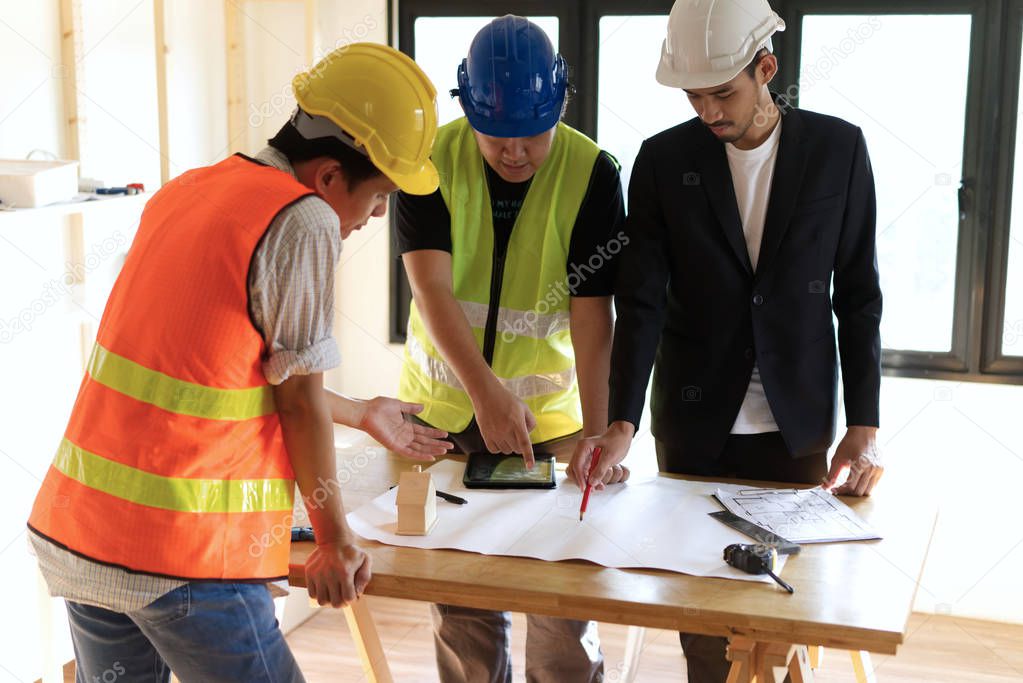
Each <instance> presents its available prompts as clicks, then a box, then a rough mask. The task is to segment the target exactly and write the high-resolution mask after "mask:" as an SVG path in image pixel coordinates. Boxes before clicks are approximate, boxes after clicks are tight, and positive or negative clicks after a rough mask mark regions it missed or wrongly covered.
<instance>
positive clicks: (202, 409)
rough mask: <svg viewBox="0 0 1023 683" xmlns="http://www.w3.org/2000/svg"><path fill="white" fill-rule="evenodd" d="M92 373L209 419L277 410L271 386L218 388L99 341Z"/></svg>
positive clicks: (154, 400) (154, 401) (243, 417)
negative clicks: (171, 372)
mask: <svg viewBox="0 0 1023 683" xmlns="http://www.w3.org/2000/svg"><path fill="white" fill-rule="evenodd" d="M88 372H89V376H91V377H92V378H93V379H94V380H96V381H97V382H99V383H100V384H102V385H104V386H106V387H109V388H111V389H113V390H114V391H119V392H121V393H122V394H126V395H128V396H131V397H132V398H134V399H137V400H139V401H142V402H143V403H149V404H152V405H154V406H156V407H157V408H163V409H164V410H168V411H170V412H172V413H177V414H178V415H190V416H192V417H203V418H206V419H208V420H251V419H252V418H254V417H262V416H264V415H269V414H271V413H273V412H274V410H275V407H274V397H273V390H272V389H271V388H270V387H269V386H261V387H252V388H250V389H218V388H216V387H207V386H204V385H202V384H195V383H194V382H187V381H185V380H181V379H175V378H173V377H171V376H169V375H165V374H163V373H162V372H157V371H156V370H150V369H149V368H147V367H145V366H142V365H139V364H138V363H136V362H134V361H131V360H128V359H127V358H125V357H124V356H119V355H117V354H116V353H114V352H113V351H108V350H107V349H105V348H103V347H102V346H100V345H99V344H96V346H95V347H94V348H93V350H92V357H91V358H90V359H89V368H88Z"/></svg>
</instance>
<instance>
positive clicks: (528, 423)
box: [395, 15, 628, 683]
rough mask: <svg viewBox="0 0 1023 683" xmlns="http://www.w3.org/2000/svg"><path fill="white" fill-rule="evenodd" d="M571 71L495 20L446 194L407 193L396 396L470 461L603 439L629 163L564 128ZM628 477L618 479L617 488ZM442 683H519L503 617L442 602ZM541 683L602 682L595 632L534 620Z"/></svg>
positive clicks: (481, 49)
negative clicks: (482, 454)
mask: <svg viewBox="0 0 1023 683" xmlns="http://www.w3.org/2000/svg"><path fill="white" fill-rule="evenodd" d="M567 72H568V69H567V65H566V64H565V61H564V59H563V58H562V57H561V55H558V54H556V53H555V51H554V48H553V45H552V44H551V41H550V39H549V38H548V37H547V36H546V35H545V34H544V32H543V31H542V30H541V29H540V28H539V27H538V26H537V25H536V24H533V23H532V22H530V21H528V20H526V19H524V18H522V17H515V16H511V15H508V16H505V17H502V18H499V19H495V20H494V21H492V22H490V23H489V24H488V25H487V26H486V27H484V28H483V29H482V30H481V31H480V32H479V33H478V34H477V35H476V37H475V38H474V39H473V42H472V44H471V46H470V48H469V55H468V57H467V58H466V59H465V60H463V62H462V64H461V66H460V67H459V69H458V86H459V87H458V90H457V91H453V93H452V94H457V95H458V97H459V101H460V103H461V105H462V109H463V111H464V112H465V117H464V118H461V119H458V120H456V121H454V122H452V123H449V124H448V125H446V126H443V127H442V128H441V129H440V130H439V131H438V136H437V142H436V144H435V146H434V150H433V162H434V164H435V165H436V166H437V169H438V171H439V174H440V178H441V183H440V188H439V190H438V191H437V192H435V193H434V194H432V195H425V196H419V197H417V196H413V195H409V194H405V193H402V194H400V195H399V198H398V202H397V208H396V220H395V226H396V237H397V243H398V246H399V249H400V251H401V253H402V257H403V261H404V264H405V268H406V271H407V273H408V277H409V282H410V284H411V289H412V293H413V297H414V300H413V303H412V307H411V313H410V316H409V324H408V337H407V341H406V346H405V358H404V366H403V369H402V375H401V386H400V390H399V396H400V397H401V398H402V399H403V400H406V401H414V402H417V403H422V404H423V405H424V406H425V408H424V410H423V412H422V413H421V414H419V415H418V418H419V419H420V420H421V421H422V422H424V423H426V424H428V425H430V426H433V427H436V428H438V429H442V430H445V431H447V432H449V434H450V435H451V439H452V440H453V441H454V443H455V445H456V447H457V448H458V449H459V450H461V451H462V452H465V453H471V452H476V451H483V450H486V451H490V452H492V453H521V454H522V455H523V457H524V458H525V459H526V462H527V465H530V466H531V465H532V462H533V457H534V456H533V450H534V444H536V445H537V448H538V449H539V450H549V448H550V447H551V446H552V444H553V443H555V442H558V443H560V442H563V441H572V440H575V439H578V438H579V436H580V434H585V435H592V434H599V433H601V432H603V431H604V430H605V429H606V428H607V399H608V372H609V364H610V350H611V337H612V331H613V322H612V313H611V296H612V294H613V293H614V292H613V282H614V276H615V273H614V256H615V254H617V253H618V252H619V251H621V249H622V247H623V246H625V244H626V243H627V241H628V240H627V237H626V236H625V234H624V233H623V232H621V227H622V223H623V221H624V202H623V199H622V191H621V180H620V178H619V173H618V165H617V162H616V161H615V160H614V158H613V157H611V156H610V155H608V154H607V153H605V152H602V151H601V150H600V148H599V147H598V146H597V145H596V144H595V143H594V142H593V141H592V140H590V139H589V138H587V137H586V136H585V135H583V134H582V133H579V132H577V131H575V130H573V129H572V128H570V127H568V126H567V125H565V124H563V123H561V122H560V121H561V117H562V114H563V113H564V109H565V100H566V93H567V91H568V89H569V84H568V78H567ZM627 476H628V470H626V469H624V468H622V467H621V466H619V467H618V468H617V469H614V470H612V471H610V472H609V474H608V478H607V481H608V482H609V483H613V482H618V481H623V480H624V479H625V478H626V477H627ZM433 614H434V627H435V644H436V648H437V663H438V671H439V673H440V679H441V681H443V683H455V682H457V683H466V682H468V681H505V680H511V664H510V657H509V635H510V633H509V632H510V624H511V622H510V619H509V616H508V615H507V614H506V613H501V612H491V611H486V610H475V609H467V608H462V607H455V606H450V605H435V606H434V609H433ZM528 624H529V632H528V634H527V645H526V677H527V679H528V680H529V681H531V682H536V683H543V682H546V681H550V682H552V683H553V682H555V681H558V682H561V681H580V682H585V681H600V680H602V678H603V657H602V655H601V653H600V647H599V642H598V639H597V634H596V625H595V624H593V623H592V622H591V623H587V622H580V621H572V620H567V619H556V618H552V617H540V616H534V615H530V616H529V617H528Z"/></svg>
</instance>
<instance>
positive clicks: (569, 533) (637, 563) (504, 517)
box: [348, 460, 780, 582]
mask: <svg viewBox="0 0 1023 683" xmlns="http://www.w3.org/2000/svg"><path fill="white" fill-rule="evenodd" d="M464 469H465V466H464V465H463V464H462V463H459V462H455V461H451V460H446V461H442V462H439V463H437V464H436V465H434V466H433V467H431V468H430V469H429V470H428V471H429V472H430V473H431V474H433V478H434V483H435V484H436V486H437V490H439V491H444V492H446V493H453V494H455V495H457V496H461V497H462V498H465V499H466V500H468V501H469V504H468V505H455V504H452V503H448V502H445V501H443V500H439V499H438V501H437V525H436V526H435V527H434V528H433V531H431V532H430V535H428V536H398V535H397V534H395V533H394V531H395V528H396V526H397V518H398V515H397V508H396V507H395V505H394V500H395V496H396V495H397V489H392V490H391V491H388V492H387V493H384V494H382V495H380V496H378V497H377V498H375V499H374V500H372V501H370V502H369V503H367V504H365V505H363V506H362V507H360V508H358V509H357V510H355V511H353V512H351V513H349V514H348V523H349V525H350V526H351V527H352V530H353V531H355V533H357V534H359V535H360V536H362V537H363V538H367V539H371V540H374V541H380V542H381V543H387V544H389V545H397V546H405V547H411V548H451V549H456V550H464V551H468V552H475V553H482V554H485V555H512V556H517V557H533V558H538V559H541V560H550V561H556V560H570V559H577V560H589V561H590V562H594V563H596V564H599V565H603V566H605V567H615V568H619V569H625V568H645V569H664V570H668V571H673V572H681V573H683V574H691V575H694V576H718V577H723V578H729V579H742V580H746V581H765V582H771V579H770V578H769V577H761V576H753V575H750V574H745V573H743V572H740V571H739V570H737V569H734V568H732V567H729V566H728V565H726V564H725V562H724V560H723V559H722V553H723V551H724V548H725V546H727V545H730V544H732V543H750V542H751V541H750V539H749V538H748V537H746V536H744V535H743V534H740V533H739V532H738V531H735V530H733V529H731V528H729V527H727V526H725V525H724V524H722V523H721V522H718V521H717V520H715V519H713V518H711V517H708V516H707V513H709V512H715V511H717V510H720V509H721V508H720V506H719V505H718V504H717V502H716V501H715V500H714V499H713V498H712V494H713V493H714V492H715V491H716V490H718V489H723V490H729V489H732V488H735V489H738V488H739V487H731V486H724V485H721V484H714V483H700V482H690V481H682V480H679V479H668V478H664V477H652V478H648V479H642V480H637V481H629V482H628V483H627V484H624V485H615V486H611V487H609V488H607V489H606V490H604V491H594V492H593V493H591V494H590V501H589V504H588V505H587V511H586V517H585V520H584V521H582V522H580V521H579V504H580V502H581V501H582V492H581V491H580V490H579V488H578V487H577V486H575V485H574V484H572V483H569V482H565V475H564V473H563V472H558V488H557V489H552V490H538V489H529V490H521V491H519V490H501V491H488V490H485V489H466V488H465V487H464V486H462V472H463V470H464ZM779 571H780V568H779Z"/></svg>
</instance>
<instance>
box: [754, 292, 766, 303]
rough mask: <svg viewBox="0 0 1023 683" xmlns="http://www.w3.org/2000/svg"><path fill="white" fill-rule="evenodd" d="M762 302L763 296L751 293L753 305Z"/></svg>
mask: <svg viewBox="0 0 1023 683" xmlns="http://www.w3.org/2000/svg"><path fill="white" fill-rule="evenodd" d="M762 303H764V297H762V296H760V295H759V294H754V295H753V305H754V306H759V305H761V304H762Z"/></svg>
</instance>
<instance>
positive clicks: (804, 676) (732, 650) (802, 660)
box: [727, 637, 813, 683]
mask: <svg viewBox="0 0 1023 683" xmlns="http://www.w3.org/2000/svg"><path fill="white" fill-rule="evenodd" d="M727 656H728V660H729V661H730V662H732V668H731V669H730V670H729V671H728V683H777V679H776V678H775V675H774V668H775V667H784V668H785V669H787V670H788V674H789V677H790V678H791V679H792V683H811V681H813V670H812V669H811V668H810V660H809V655H808V653H807V649H806V646H805V645H786V644H784V643H760V642H756V641H754V640H750V639H749V638H742V637H735V638H732V639H731V640H730V641H729V643H728V651H727Z"/></svg>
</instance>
